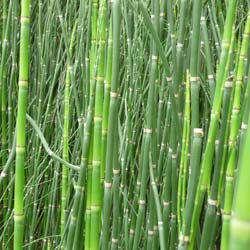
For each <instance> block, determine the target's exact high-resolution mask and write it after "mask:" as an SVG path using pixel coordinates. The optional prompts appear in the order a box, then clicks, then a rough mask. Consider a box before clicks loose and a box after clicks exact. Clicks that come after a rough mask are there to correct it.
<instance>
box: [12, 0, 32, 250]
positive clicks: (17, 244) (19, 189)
mask: <svg viewBox="0 0 250 250" xmlns="http://www.w3.org/2000/svg"><path fill="white" fill-rule="evenodd" d="M29 29H30V0H22V2H21V33H20V59H19V60H20V62H19V81H18V107H17V141H16V175H15V197H14V200H15V203H14V211H15V212H14V250H21V249H23V236H24V186H25V179H24V166H25V146H26V143H25V142H26V140H25V137H26V132H25V130H26V111H27V102H28V79H29V36H30V31H29Z"/></svg>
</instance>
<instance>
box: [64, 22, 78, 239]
mask: <svg viewBox="0 0 250 250" xmlns="http://www.w3.org/2000/svg"><path fill="white" fill-rule="evenodd" d="M76 24H77V22H75V25H74V27H73V30H72V34H71V40H70V47H69V56H72V53H73V51H72V50H73V47H74V42H75V35H76V34H75V33H76V27H77V26H76ZM69 61H70V62H71V59H70V60H69ZM68 64H69V65H68V66H67V73H66V79H65V90H64V118H63V160H65V161H69V125H70V121H69V119H70V83H71V76H72V74H73V66H72V65H71V64H70V63H68ZM68 185H69V169H68V167H67V166H63V167H62V193H61V235H63V233H64V229H65V223H66V220H67V217H66V216H67V209H66V208H67V192H68Z"/></svg>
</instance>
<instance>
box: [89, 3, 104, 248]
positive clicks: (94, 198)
mask: <svg viewBox="0 0 250 250" xmlns="http://www.w3.org/2000/svg"><path fill="white" fill-rule="evenodd" d="M98 20H99V21H98V22H99V25H100V31H99V34H98V35H97V42H98V44H99V47H98V54H99V59H98V63H97V64H98V65H97V77H96V91H95V108H94V111H95V112H94V139H93V140H94V141H93V163H92V165H93V168H92V181H91V183H92V187H91V215H90V216H91V238H90V240H91V242H92V244H91V249H99V238H100V226H101V202H102V198H101V195H102V192H101V164H102V154H101V153H102V119H103V118H102V112H103V94H104V88H103V87H104V86H103V84H104V65H105V60H104V59H105V49H106V40H105V38H106V26H107V25H106V23H107V20H106V3H105V1H100V6H99V17H98Z"/></svg>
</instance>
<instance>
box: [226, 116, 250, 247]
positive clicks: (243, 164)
mask: <svg viewBox="0 0 250 250" xmlns="http://www.w3.org/2000/svg"><path fill="white" fill-rule="evenodd" d="M248 124H249V120H248ZM245 135H246V137H245V140H244V143H243V149H242V152H241V154H240V158H239V163H238V175H237V180H236V184H235V185H236V187H235V193H234V201H233V211H232V218H231V220H230V229H229V230H230V238H229V244H228V246H229V248H228V249H230V250H238V249H247V248H248V247H249V244H250V226H249V221H250V214H249V209H250V202H249V199H248V198H247V197H248V195H249V190H250V189H249V184H250V182H249V160H248V154H249V151H248V149H249V146H250V130H249V126H248V128H247V131H246V134H245Z"/></svg>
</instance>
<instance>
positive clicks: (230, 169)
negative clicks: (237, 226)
mask: <svg viewBox="0 0 250 250" xmlns="http://www.w3.org/2000/svg"><path fill="white" fill-rule="evenodd" d="M249 33H250V13H248V16H247V21H246V25H245V30H244V34H243V40H242V45H241V50H240V55H239V56H240V57H239V63H238V68H237V73H236V80H235V92H234V100H233V109H232V115H231V127H230V135H229V149H228V150H229V155H228V163H227V170H226V187H225V203H224V214H223V227H222V241H221V248H222V250H224V249H227V248H228V246H229V245H228V242H229V235H228V233H229V230H228V228H229V224H230V216H231V208H232V199H233V182H234V169H235V166H236V160H237V156H236V154H237V152H236V145H237V142H236V139H237V134H238V131H239V129H240V124H241V121H240V120H239V118H240V115H239V112H240V108H241V101H240V99H241V97H240V96H241V89H242V81H243V74H244V63H245V57H246V52H247V49H248V42H249Z"/></svg>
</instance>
